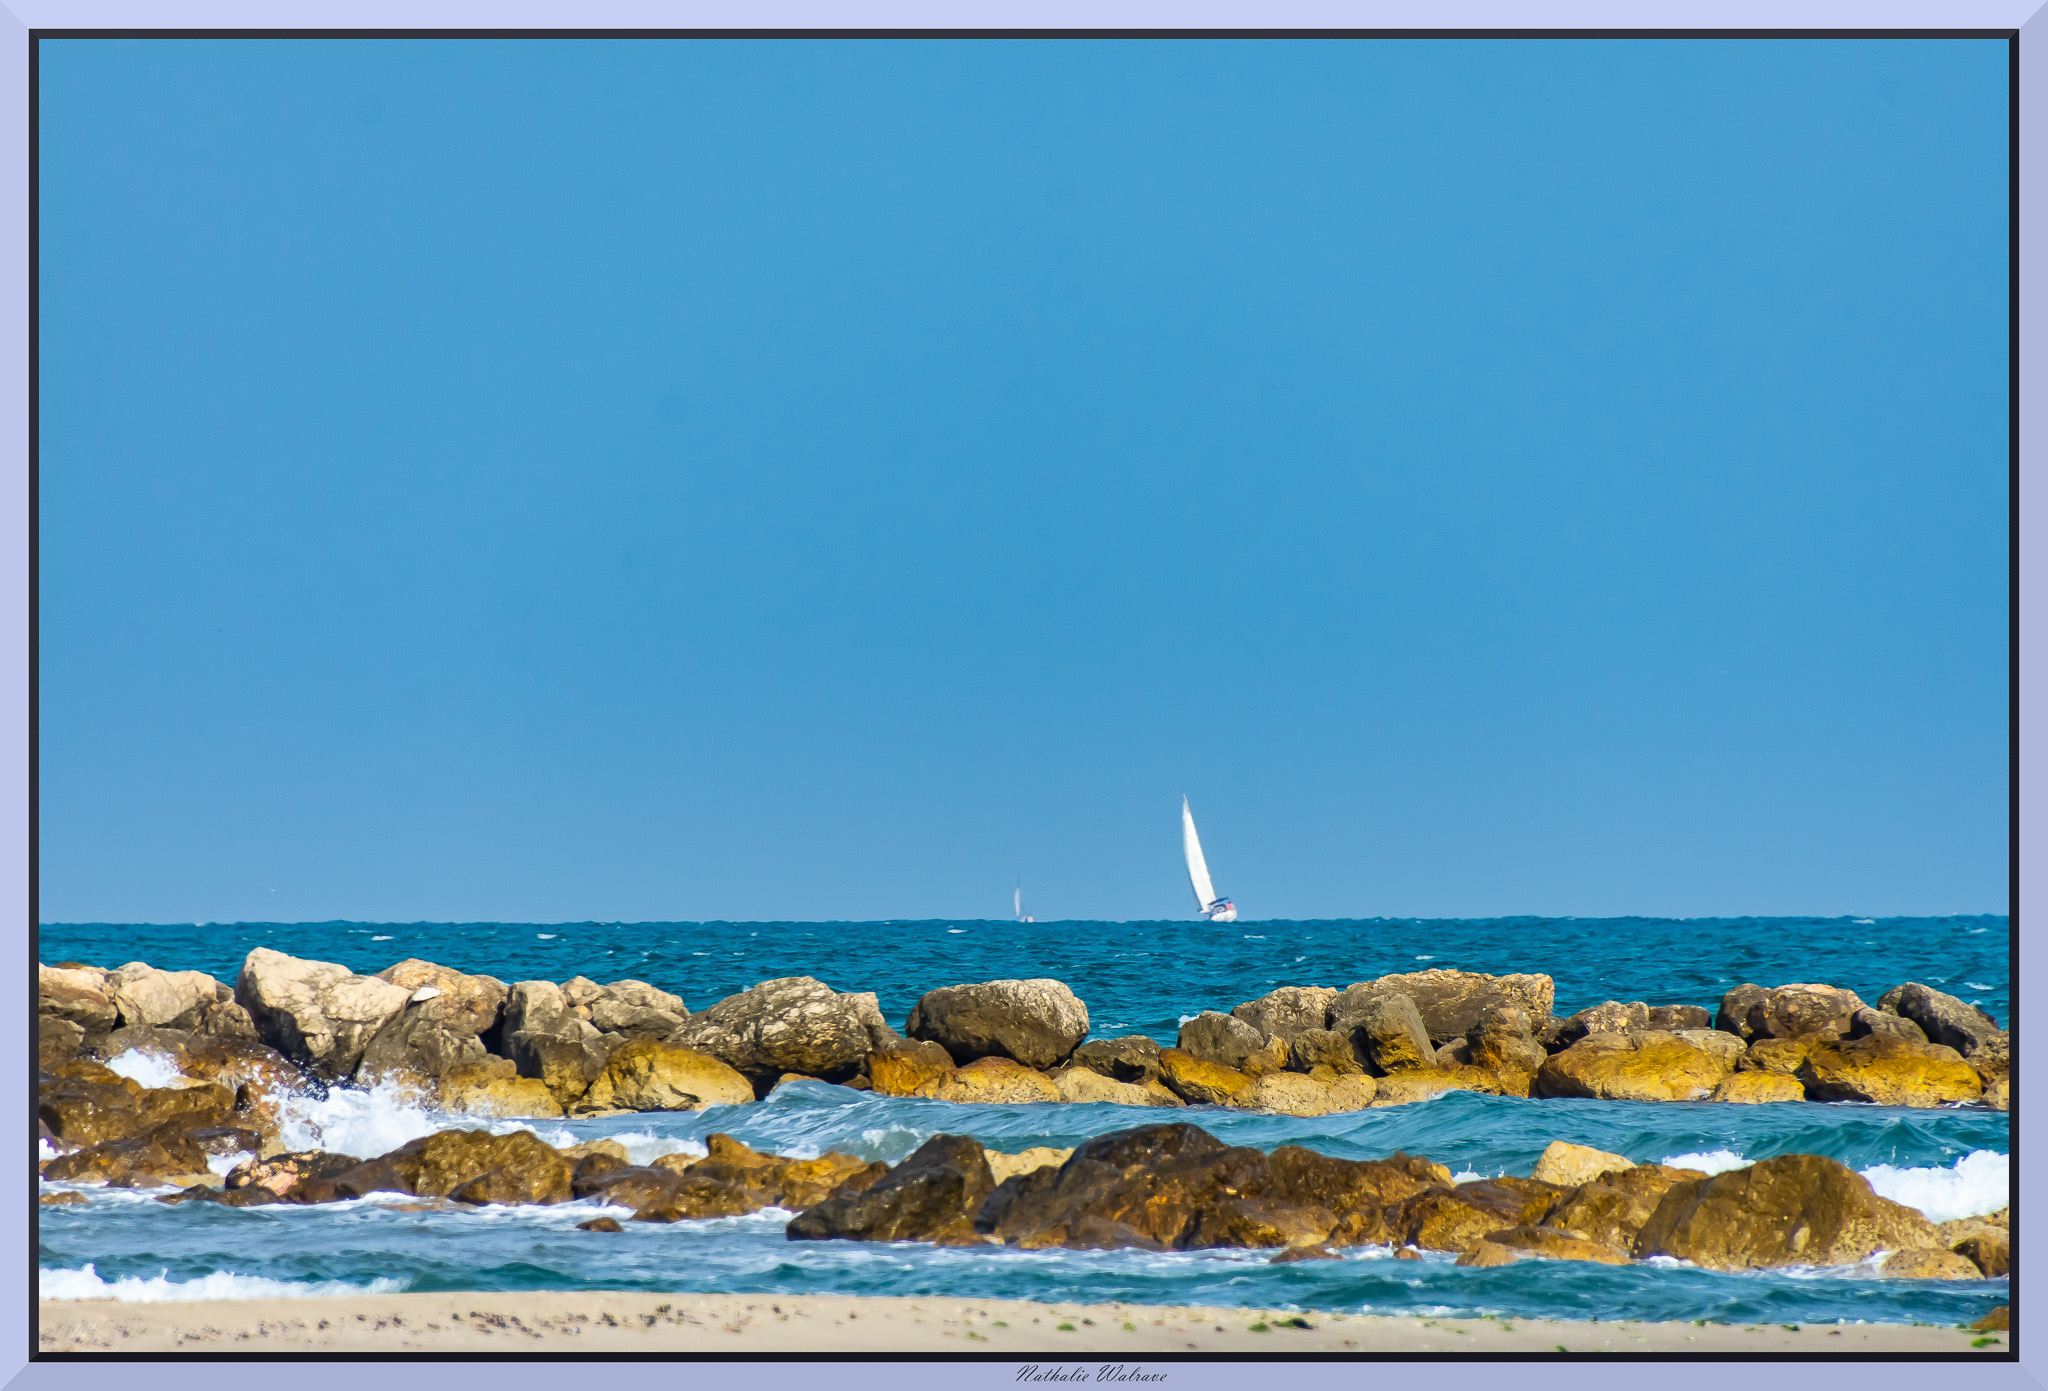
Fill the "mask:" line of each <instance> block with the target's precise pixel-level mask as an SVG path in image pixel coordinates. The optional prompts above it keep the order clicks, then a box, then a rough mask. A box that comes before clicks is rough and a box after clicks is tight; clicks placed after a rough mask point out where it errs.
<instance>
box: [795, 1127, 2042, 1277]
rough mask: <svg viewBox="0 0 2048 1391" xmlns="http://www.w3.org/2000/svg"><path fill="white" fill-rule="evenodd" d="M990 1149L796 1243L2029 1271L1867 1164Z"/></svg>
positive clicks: (1569, 1155)
mask: <svg viewBox="0 0 2048 1391" xmlns="http://www.w3.org/2000/svg"><path fill="white" fill-rule="evenodd" d="M989 1161H990V1156H989V1155H988V1154H987V1153H986V1152H985V1151H984V1150H983V1149H982V1147H981V1146H980V1145H979V1144H978V1143H977V1142H976V1141H974V1140H973V1139H971V1138H970V1137H967V1136H963V1135H939V1136H934V1137H933V1138H932V1139H931V1140H929V1141H927V1142H926V1143H925V1144H924V1145H923V1146H922V1147H921V1148H920V1149H919V1150H918V1151H917V1152H916V1153H915V1154H913V1155H912V1156H911V1157H910V1158H909V1159H907V1160H905V1161H904V1162H903V1163H902V1164H900V1165H898V1166H897V1167H896V1168H895V1169H892V1170H889V1171H888V1172H887V1173H886V1174H885V1175H883V1176H881V1177H880V1178H878V1179H875V1180H874V1181H872V1182H869V1183H867V1184H865V1185H864V1186H862V1187H861V1188H860V1189H859V1190H858V1191H849V1192H845V1193H842V1194H840V1195H838V1196H835V1197H833V1198H831V1199H828V1200H827V1201H825V1202H822V1203H820V1204H818V1205H817V1206H815V1207H813V1208H811V1209H810V1210H808V1211H806V1212H803V1213H800V1214H799V1215H798V1216H797V1217H796V1218H794V1219H793V1220H792V1221H791V1222H790V1223H789V1226H788V1228H787V1235H788V1237H789V1239H790V1240H792V1241H823V1240H854V1241H925V1242H931V1243H934V1244H940V1245H954V1246H969V1245H1003V1246H1012V1247H1017V1248H1019V1249H1024V1250H1038V1249H1045V1248H1052V1247H1058V1248H1064V1249H1069V1250H1116V1249H1127V1248H1139V1249H1144V1250H1158V1251H1166V1250H1173V1251H1185V1250H1194V1249H1204V1248H1223V1247H1239V1248H1253V1249H1258V1248H1271V1249H1275V1250H1277V1252H1278V1254H1277V1255H1276V1256H1275V1259H1276V1260H1281V1261H1290V1260H1301V1259H1315V1258H1317V1257H1324V1256H1333V1255H1335V1254H1336V1253H1337V1248H1339V1247H1356V1246H1362V1245H1379V1246H1393V1247H1398V1248H1402V1249H1412V1250H1434V1251H1444V1252H1456V1253H1458V1263H1459V1264H1461V1265H1481V1266H1483V1265H1500V1264H1505V1263H1508V1262H1511V1261H1517V1260H1529V1259H1552V1260H1589V1261H1596V1262H1600V1263H1604V1264H1626V1263H1628V1262H1630V1261H1635V1260H1642V1259H1648V1258H1651V1257H1656V1256H1680V1257H1682V1258H1684V1259H1687V1260H1691V1261H1693V1262H1694V1263H1695V1264H1698V1265H1702V1266H1706V1267H1708V1268H1711V1269H1718V1270H1734V1269H1754V1268H1767V1267H1790V1266H1814V1265H1846V1264H1855V1263H1859V1262H1863V1261H1867V1260H1870V1259H1871V1258H1873V1257H1876V1256H1880V1255H1882V1256H1884V1257H1885V1263H1884V1265H1883V1267H1882V1268H1883V1271H1884V1273H1885V1274H1887V1275H1889V1276H1895V1277H1901V1278H1941V1279H1979V1278H1983V1277H1984V1276H1986V1275H1996V1274H2002V1273H2003V1272H2004V1270H2005V1268H2006V1262H2007V1261H2008V1260H2009V1255H2010V1246H2009V1243H2008V1242H2006V1240H2005V1232H2006V1227H2005V1225H2004V1217H2003V1214H2002V1213H2001V1214H1998V1215H1995V1216H1994V1217H1992V1218H1988V1219H1970V1220H1969V1221H1967V1222H1964V1223H1951V1224H1948V1225H1947V1226H1945V1227H1940V1228H1937V1227H1936V1226H1935V1225H1934V1224H1932V1223H1930V1222H1929V1221H1927V1219H1926V1218H1925V1217H1923V1216H1922V1215H1921V1214H1920V1213H1918V1212H1916V1211H1914V1210H1913V1209H1911V1208H1907V1207H1903V1206H1901V1205H1900V1204H1897V1203H1892V1202H1889V1201H1887V1200H1886V1199H1884V1198H1881V1197H1878V1196H1877V1195H1876V1194H1875V1193H1873V1192H1871V1190H1870V1185H1869V1183H1868V1182H1867V1181H1865V1180H1864V1179H1863V1178H1862V1177H1861V1176H1860V1175H1858V1174H1856V1173H1854V1172H1853V1171H1852V1170H1849V1169H1847V1168H1845V1167H1844V1166H1842V1165H1840V1164H1837V1163H1835V1162H1834V1161H1832V1160H1827V1159H1822V1158H1819V1157H1817V1156H1813V1155H1786V1156H1781V1157H1779V1158H1777V1159H1771V1160H1766V1161H1764V1162H1763V1163H1760V1164H1756V1165H1752V1166H1750V1167H1749V1168H1747V1169H1742V1170H1736V1171H1733V1172H1731V1173H1728V1174H1720V1175H1716V1176H1713V1177H1711V1178H1710V1177H1708V1176H1707V1175H1705V1174H1703V1173H1700V1172H1698V1171H1697V1170H1688V1169H1675V1168H1669V1167H1666V1166H1662V1165H1654V1164H1652V1165H1638V1164H1633V1163H1631V1162H1630V1161H1629V1160H1628V1159H1626V1158H1624V1157H1622V1156H1620V1155H1613V1154H1604V1153H1602V1152H1600V1151H1597V1150H1591V1149H1587V1148H1584V1147H1582V1146H1576V1145H1571V1144H1568V1143H1565V1142H1562V1141H1560V1142H1557V1143H1555V1144H1553V1145H1552V1146H1551V1147H1550V1149H1549V1150H1547V1151H1546V1152H1545V1154H1544V1156H1543V1159H1542V1161H1541V1162H1540V1163H1539V1164H1538V1166H1537V1171H1536V1173H1534V1174H1532V1175H1530V1176H1529V1177H1526V1178H1524V1177H1517V1176H1512V1175H1506V1176H1502V1177H1499V1178H1493V1179H1482V1180H1474V1181H1469V1182H1464V1183H1457V1182H1453V1181H1452V1179H1451V1175H1450V1172H1449V1170H1447V1169H1446V1168H1444V1166H1442V1165H1440V1164H1434V1163H1431V1162H1430V1161H1429V1160H1427V1159H1421V1158H1417V1157H1414V1156H1411V1155H1406V1154H1400V1153H1396V1154H1394V1155H1392V1156H1390V1157H1388V1158H1386V1159H1380V1160H1348V1159H1336V1158H1332V1157H1331V1156H1328V1155H1324V1154H1320V1153H1317V1152H1316V1151H1313V1150H1309V1149H1306V1148H1303V1147H1301V1146H1294V1145H1289V1146H1283V1147H1281V1148H1279V1149H1276V1150H1274V1151H1273V1152H1272V1153H1270V1154H1267V1153H1265V1152H1263V1151H1260V1150H1256V1149H1249V1148H1244V1147H1241V1146H1232V1145H1227V1144H1225V1143H1224V1142H1223V1141H1221V1140H1219V1139H1217V1138H1216V1137H1215V1136H1213V1135H1211V1134H1209V1133H1208V1132H1207V1131H1204V1130H1202V1129H1200V1128H1198V1127H1196V1126H1193V1125H1188V1124H1184V1123H1169V1124H1163V1125H1151V1126H1141V1127H1138V1128H1136V1129H1132V1130H1124V1131H1118V1132H1116V1133H1114V1134H1111V1135H1104V1136H1101V1137H1099V1138H1097V1139H1094V1140H1091V1141H1089V1142H1088V1143H1086V1144H1083V1145H1081V1146H1079V1147H1077V1148H1076V1149H1075V1150H1074V1151H1073V1152H1072V1153H1071V1154H1069V1155H1068V1156H1066V1157H1065V1158H1064V1159H1062V1160H1059V1161H1058V1162H1048V1163H1044V1164H1042V1165H1038V1166H1035V1167H1031V1168H1028V1169H1022V1170H1021V1171H1020V1172H1016V1173H1013V1174H1010V1175H1009V1176H1008V1177H1002V1176H1000V1175H999V1174H998V1173H997V1171H996V1169H995V1167H994V1166H993V1165H992V1164H991V1163H990V1162H989Z"/></svg>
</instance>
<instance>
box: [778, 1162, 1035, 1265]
mask: <svg viewBox="0 0 2048 1391" xmlns="http://www.w3.org/2000/svg"><path fill="white" fill-rule="evenodd" d="M1040 1172H1043V1171H1040ZM1054 1172H1058V1171H1057V1170H1055V1171H1054ZM1014 1181H1017V1180H1013V1182H1014ZM995 1186H996V1183H995V1176H994V1175H993V1174H992V1173H991V1172H990V1170H989V1167H988V1160H987V1158H986V1157H984V1155H983V1154H982V1148H981V1143H980V1142H979V1141H978V1140H974V1139H971V1138H969V1137H968V1136H965V1135H934V1136H933V1137H932V1138H931V1139H929V1140H927V1141H925V1142H924V1144H923V1145H921V1146H920V1147H919V1148H918V1150H917V1152H916V1153H914V1154H912V1155H911V1156H910V1157H909V1158H908V1159H906V1160H904V1161H903V1162H902V1163H901V1164H898V1165H897V1166H896V1167H895V1168H893V1169H891V1170H890V1171H889V1172H888V1173H887V1174H886V1175H885V1176H883V1177H882V1178H881V1179H880V1180H878V1181H877V1182H876V1183H874V1184H873V1185H872V1186H871V1187H869V1188H867V1189H865V1190H864V1191H862V1192H859V1193H854V1194H849V1195H847V1196H843V1197H838V1198H829V1199H827V1200H826V1201H824V1202H822V1203H819V1204H818V1205H817V1206H816V1207H813V1208H811V1209H810V1210H809V1211H807V1212H802V1213H799V1214H798V1215H797V1216H796V1217H795V1219H793V1220H792V1221H791V1222H790V1224H789V1226H788V1227H786V1228H785V1229H784V1233H785V1235H787V1236H788V1238H789V1239H790V1240H791V1241H824V1240H830V1239H835V1238H836V1239H842V1240H849V1241H929V1242H932V1243H933V1244H935V1245H939V1246H979V1245H983V1244H985V1243H984V1242H983V1239H982V1238H981V1237H980V1236H978V1235H977V1234H976V1233H975V1230H974V1214H975V1213H976V1212H977V1211H979V1210H980V1208H981V1205H982V1202H983V1201H984V1200H985V1199H986V1198H987V1197H988V1195H989V1194H990V1193H992V1192H994V1191H995Z"/></svg>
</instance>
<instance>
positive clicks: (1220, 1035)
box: [1174, 1009, 1287, 1077]
mask: <svg viewBox="0 0 2048 1391" xmlns="http://www.w3.org/2000/svg"><path fill="white" fill-rule="evenodd" d="M1174 1046H1175V1047H1176V1048H1178V1049H1180V1050H1181V1051H1182V1052H1183V1053H1188V1054H1192V1055H1193V1056H1195V1057H1197V1058H1200V1059H1201V1060H1202V1061H1203V1062H1205V1063H1221V1064H1223V1066H1225V1067H1234V1068H1236V1069H1237V1070H1238V1071H1239V1072H1242V1073H1244V1074H1245V1075H1246V1076H1248V1077H1263V1076H1264V1075H1265V1074H1267V1073H1269V1072H1278V1071H1280V1070H1281V1069H1282V1068H1284V1067H1286V1066H1287V1044H1286V1042H1285V1041H1284V1040H1281V1039H1278V1038H1275V1037H1273V1036H1272V1035H1269V1034H1265V1033H1261V1032H1260V1031H1259V1030H1257V1029H1255V1028H1253V1027H1252V1026H1251V1025H1249V1024H1247V1023H1245V1022H1244V1021H1243V1020H1242V1019H1239V1018H1237V1017H1236V1016H1235V1015H1230V1014H1219V1013H1217V1012H1216V1011H1215V1010H1213V1009H1211V1010H1204V1011H1202V1013H1200V1014H1198V1015H1196V1016H1195V1017H1194V1018H1193V1019H1190V1020H1189V1021H1188V1022H1187V1023H1185V1024H1183V1025H1181V1026H1180V1036H1179V1037H1178V1038H1177V1039H1176V1040H1175V1042H1174Z"/></svg>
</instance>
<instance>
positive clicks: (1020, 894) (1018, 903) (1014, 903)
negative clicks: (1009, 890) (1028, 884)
mask: <svg viewBox="0 0 2048 1391" xmlns="http://www.w3.org/2000/svg"><path fill="white" fill-rule="evenodd" d="M1010 911H1012V912H1013V913H1015V914H1016V915H1017V921H1018V922H1020V923H1028V922H1037V921H1038V919H1036V918H1033V917H1027V916H1026V915H1025V913H1024V881H1023V880H1021V879H1020V880H1018V881H1017V892H1016V893H1015V894H1014V895H1013V896H1012V897H1011V899H1010Z"/></svg>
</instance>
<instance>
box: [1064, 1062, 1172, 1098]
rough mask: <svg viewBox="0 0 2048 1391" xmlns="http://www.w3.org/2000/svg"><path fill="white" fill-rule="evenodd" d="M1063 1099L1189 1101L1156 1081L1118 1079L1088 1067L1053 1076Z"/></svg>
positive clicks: (1066, 1070)
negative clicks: (1123, 1080) (1120, 1080)
mask: <svg viewBox="0 0 2048 1391" xmlns="http://www.w3.org/2000/svg"><path fill="white" fill-rule="evenodd" d="M1052 1081H1053V1085H1054V1086H1055V1087H1057V1088H1059V1093H1060V1100H1062V1101H1071V1102H1075V1103H1086V1102H1091V1101H1099V1102H1108V1103H1110V1104H1111V1105H1114V1106H1184V1105H1186V1104H1187V1103H1186V1102H1184V1101H1182V1100H1181V1099H1180V1098H1179V1097H1177V1096H1175V1095H1174V1094H1173V1093H1172V1092H1170V1091H1168V1090H1167V1089H1166V1088H1165V1087H1163V1086H1161V1085H1160V1084H1159V1083H1158V1082H1157V1081H1154V1080H1150V1079H1148V1080H1146V1081H1143V1082H1119V1081H1117V1080H1116V1079H1115V1078H1114V1077H1104V1076H1103V1075H1102V1074H1101V1073H1099V1072H1091V1071H1090V1070H1089V1069H1087V1068H1085V1067H1069V1068H1062V1069H1061V1070H1060V1071H1058V1072H1055V1073H1054V1074H1053V1075H1052Z"/></svg>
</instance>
